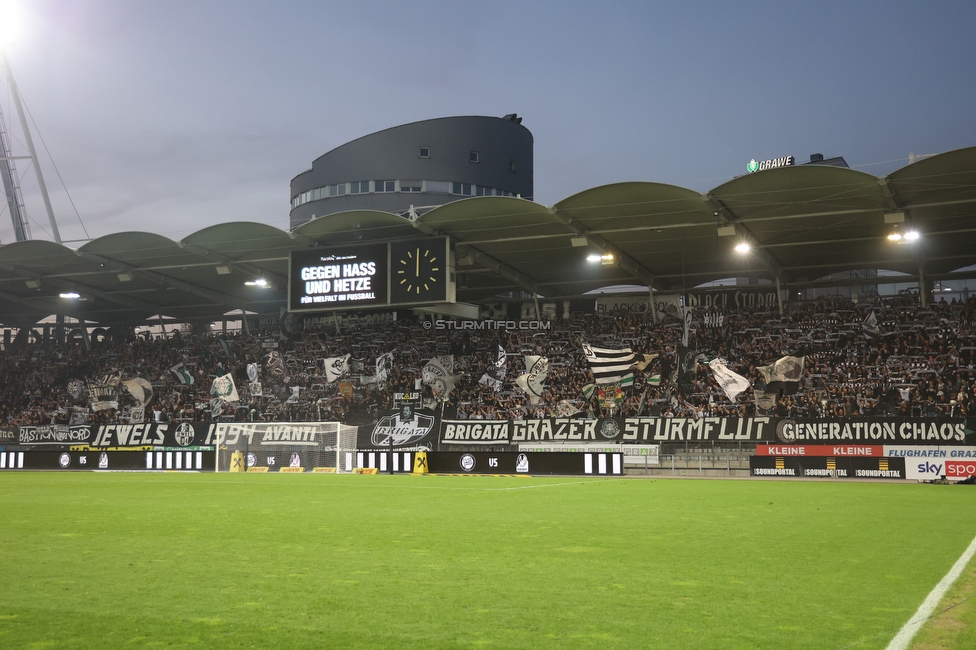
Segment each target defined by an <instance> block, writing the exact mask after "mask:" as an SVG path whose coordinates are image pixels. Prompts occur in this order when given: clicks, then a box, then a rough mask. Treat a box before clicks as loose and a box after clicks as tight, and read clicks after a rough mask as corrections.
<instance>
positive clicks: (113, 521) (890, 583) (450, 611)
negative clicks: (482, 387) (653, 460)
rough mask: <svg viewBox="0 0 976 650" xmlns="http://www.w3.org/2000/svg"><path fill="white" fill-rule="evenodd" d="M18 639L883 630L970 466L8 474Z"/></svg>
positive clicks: (444, 639) (249, 642)
mask: <svg viewBox="0 0 976 650" xmlns="http://www.w3.org/2000/svg"><path fill="white" fill-rule="evenodd" d="M0 490H2V494H3V498H2V500H0V647H3V648H110V647H111V648H142V647H170V646H172V647H195V648H251V647H255V648H267V647H280V648H324V647H336V648H533V649H539V648H566V647H580V648H818V649H820V648H844V647H848V646H852V645H853V644H857V645H853V647H854V648H857V649H858V650H861V649H868V648H884V647H885V646H886V645H887V643H888V641H889V640H890V639H891V638H892V636H894V633H895V632H896V631H897V630H898V628H900V627H901V626H902V625H903V624H904V622H905V621H907V620H908V619H909V618H910V617H911V615H912V614H913V613H914V612H915V610H916V609H917V607H918V606H919V604H920V603H921V602H922V600H923V599H924V598H925V597H926V595H927V594H928V593H929V591H930V590H931V589H932V587H933V586H934V585H935V584H936V583H937V582H938V581H939V580H940V579H941V578H942V576H943V575H945V573H946V572H947V571H948V570H949V568H950V567H951V566H952V565H953V563H954V562H955V561H956V559H957V558H958V557H959V556H960V555H961V554H962V552H963V551H964V550H965V548H966V547H967V546H968V544H969V542H970V541H971V540H972V538H973V536H974V535H976V490H973V489H972V488H968V487H964V486H931V485H917V484H890V483H884V484H878V483H868V482H861V483H846V482H845V483H842V482H788V481H769V480H754V481H752V480H749V481H746V480H741V481H740V480H734V481H722V480H645V479H599V478H501V477H435V476H425V477H415V476H395V477H391V476H361V475H351V476H349V475H340V476H335V475H312V474H304V475H294V474H264V475H261V474H258V475H241V474H219V475H216V474H150V473H132V474H122V473H113V474H99V473H90V472H78V473H67V472H66V473H57V472H37V473H27V472H21V473H3V474H0Z"/></svg>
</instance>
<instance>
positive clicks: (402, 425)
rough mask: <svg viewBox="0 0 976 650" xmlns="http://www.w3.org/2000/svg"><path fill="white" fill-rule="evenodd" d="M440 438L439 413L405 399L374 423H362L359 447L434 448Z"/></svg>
mask: <svg viewBox="0 0 976 650" xmlns="http://www.w3.org/2000/svg"><path fill="white" fill-rule="evenodd" d="M436 442H437V416H435V415H434V414H433V413H430V412H425V411H415V410H414V409H413V406H412V405H411V404H407V403H404V404H402V405H401V408H400V410H398V411H391V412H389V413H387V414H386V415H384V416H383V417H381V418H380V419H379V421H377V423H376V424H374V425H372V426H364V427H359V432H358V434H357V436H356V448H357V449H389V448H390V447H391V446H393V447H394V448H410V449H413V450H416V451H431V450H432V449H433V448H434V444H435V443H436Z"/></svg>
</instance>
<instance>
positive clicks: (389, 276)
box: [288, 237, 454, 312]
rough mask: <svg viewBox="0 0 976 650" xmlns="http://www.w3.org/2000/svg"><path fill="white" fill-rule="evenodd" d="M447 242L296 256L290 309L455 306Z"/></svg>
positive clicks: (321, 250)
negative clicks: (444, 304) (443, 303)
mask: <svg viewBox="0 0 976 650" xmlns="http://www.w3.org/2000/svg"><path fill="white" fill-rule="evenodd" d="M450 255H451V247H450V240H449V239H448V238H447V237H426V238H419V239H406V240H401V241H395V242H385V243H381V244H349V245H345V246H329V247H325V248H316V249H311V250H307V251H293V252H292V254H291V264H290V266H289V281H288V310H289V311H293V312H312V311H328V310H349V309H360V308H367V307H385V306H387V305H424V304H432V303H439V302H453V301H454V293H453V291H452V290H451V272H450V271H451V269H450Z"/></svg>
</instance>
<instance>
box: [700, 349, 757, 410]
mask: <svg viewBox="0 0 976 650" xmlns="http://www.w3.org/2000/svg"><path fill="white" fill-rule="evenodd" d="M708 367H709V368H711V369H712V374H713V375H715V381H716V383H718V385H719V386H720V387H721V388H722V390H723V391H725V395H726V396H727V397H728V398H729V399H730V400H731V401H733V402H734V401H735V398H736V397H737V396H738V395H739V393H741V392H742V391H744V390H746V389H747V388H749V386H751V385H752V384H750V383H749V380H748V379H746V378H745V377H743V376H742V375H740V374H737V373H735V372H732V371H731V370H729V368H728V366H726V365H725V359H719V358H715V359H712V360H711V361H709V362H708Z"/></svg>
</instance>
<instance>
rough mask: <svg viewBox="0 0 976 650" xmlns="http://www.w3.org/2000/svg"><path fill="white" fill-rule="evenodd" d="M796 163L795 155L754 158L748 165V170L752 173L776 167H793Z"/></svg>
mask: <svg viewBox="0 0 976 650" xmlns="http://www.w3.org/2000/svg"><path fill="white" fill-rule="evenodd" d="M794 164H795V160H794V158H793V156H782V157H781V158H770V159H769V160H756V159H755V158H753V159H752V160H750V161H749V164H747V165H746V170H747V171H748V172H749V173H750V174H751V173H752V172H761V171H763V170H766V169H773V168H775V167H791V166H793V165H794Z"/></svg>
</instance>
